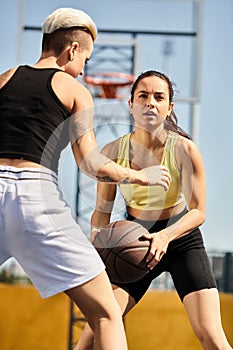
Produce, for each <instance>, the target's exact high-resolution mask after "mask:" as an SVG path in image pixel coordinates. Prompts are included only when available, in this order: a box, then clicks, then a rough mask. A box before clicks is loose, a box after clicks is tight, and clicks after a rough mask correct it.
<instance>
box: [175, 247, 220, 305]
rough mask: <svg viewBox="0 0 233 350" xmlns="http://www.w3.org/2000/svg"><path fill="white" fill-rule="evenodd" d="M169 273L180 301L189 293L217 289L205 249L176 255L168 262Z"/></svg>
mask: <svg viewBox="0 0 233 350" xmlns="http://www.w3.org/2000/svg"><path fill="white" fill-rule="evenodd" d="M170 273H171V276H172V279H173V282H174V285H175V288H176V290H177V292H178V294H179V296H180V299H181V300H183V298H184V297H185V296H186V295H187V294H189V293H192V292H195V291H199V290H202V289H206V288H216V287H217V286H216V282H215V279H214V275H213V272H212V269H211V266H210V261H209V258H208V256H207V253H206V251H205V248H193V249H190V250H187V251H185V252H183V253H181V254H178V255H177V256H176V257H174V258H173V259H172V260H171V262H170Z"/></svg>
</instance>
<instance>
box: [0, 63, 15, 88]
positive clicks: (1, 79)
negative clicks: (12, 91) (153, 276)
mask: <svg viewBox="0 0 233 350" xmlns="http://www.w3.org/2000/svg"><path fill="white" fill-rule="evenodd" d="M16 69H17V67H16V68H11V69H9V70H7V71H6V72H4V73H2V74H1V75H0V89H1V88H2V87H3V86H4V85H5V84H6V83H7V82H8V80H9V79H10V78H11V77H12V75H13V74H14V73H15V71H16Z"/></svg>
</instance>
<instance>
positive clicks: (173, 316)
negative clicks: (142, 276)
mask: <svg viewBox="0 0 233 350" xmlns="http://www.w3.org/2000/svg"><path fill="white" fill-rule="evenodd" d="M220 298H221V299H220V300H221V309H222V322H223V326H224V329H225V333H226V335H227V337H228V340H229V341H230V342H231V344H232V346H233V294H221V295H220ZM125 325H126V332H127V336H128V343H129V350H154V349H161V350H187V349H188V350H199V349H201V346H200V345H199V342H198V341H197V339H196V337H195V336H194V334H193V331H192V329H191V326H190V324H189V320H188V317H187V315H186V312H185V309H184V307H183V304H182V303H181V302H180V299H179V298H178V296H177V294H176V293H175V292H173V291H172V292H170V291H165V292H164V291H163V292H159V291H150V292H148V293H147V294H146V295H145V296H144V298H143V299H142V300H141V302H140V303H139V304H138V305H137V306H136V307H135V308H134V309H133V310H131V311H130V313H129V314H128V315H127V317H126V322H125Z"/></svg>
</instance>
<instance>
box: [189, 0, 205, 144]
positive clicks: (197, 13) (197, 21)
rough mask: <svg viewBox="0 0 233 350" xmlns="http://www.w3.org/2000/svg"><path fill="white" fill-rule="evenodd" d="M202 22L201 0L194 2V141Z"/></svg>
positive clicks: (194, 137)
mask: <svg viewBox="0 0 233 350" xmlns="http://www.w3.org/2000/svg"><path fill="white" fill-rule="evenodd" d="M202 22H203V0H195V2H194V26H195V31H196V34H197V35H196V38H195V52H194V63H193V72H192V80H193V91H192V95H193V96H194V97H195V99H194V102H193V103H192V104H191V135H192V137H193V139H194V141H195V142H196V143H198V138H199V117H200V72H201V57H202Z"/></svg>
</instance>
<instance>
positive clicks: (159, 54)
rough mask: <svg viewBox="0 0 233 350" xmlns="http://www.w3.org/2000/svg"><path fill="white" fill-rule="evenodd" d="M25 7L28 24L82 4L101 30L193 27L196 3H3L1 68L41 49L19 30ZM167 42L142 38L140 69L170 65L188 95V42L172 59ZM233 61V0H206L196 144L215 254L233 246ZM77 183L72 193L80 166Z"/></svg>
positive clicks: (175, 43) (207, 233) (180, 43)
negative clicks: (165, 48)
mask: <svg viewBox="0 0 233 350" xmlns="http://www.w3.org/2000/svg"><path fill="white" fill-rule="evenodd" d="M20 4H21V9H22V23H23V24H24V25H33V26H40V25H41V24H42V23H43V20H44V19H45V18H46V17H47V15H48V14H49V13H50V12H52V11H53V10H54V9H56V8H58V7H76V8H80V9H83V10H84V11H87V12H88V13H89V14H90V15H91V16H92V17H93V18H94V19H95V21H96V23H97V25H98V27H99V28H102V29H122V28H123V29H134V30H184V31H187V30H192V15H191V13H192V12H191V11H190V6H191V5H190V4H191V3H190V1H189V0H170V1H169V0H118V1H115V0H98V1H93V0H79V1H77V0H70V1H69V0H66V1H63V0H49V1H47V0H40V1H34V0H24V1H23V0H19V1H18V0H8V1H4V2H1V5H0V8H1V20H0V33H1V34H0V44H1V58H0V71H1V72H3V71H5V70H6V69H8V68H11V67H12V66H15V65H17V64H19V63H28V64H33V63H34V62H35V61H36V60H37V59H38V57H39V54H40V44H41V34H40V33H39V32H33V33H32V32H23V31H19V18H20V16H19V13H20V11H19V5H20ZM165 39H166V38H165ZM163 44H164V39H161V38H159V39H158V38H153V39H152V38H151V37H144V38H141V42H140V50H139V57H138V58H139V60H138V61H139V63H138V70H139V72H141V71H143V70H146V69H158V70H164V71H165V73H167V74H168V75H169V76H170V77H171V78H172V80H173V81H175V82H176V85H177V90H178V91H179V94H180V95H181V96H182V95H183V96H187V95H188V94H189V89H190V84H189V79H190V76H189V73H190V67H191V66H190V64H191V63H190V50H191V49H190V46H189V42H188V40H187V39H178V38H174V39H173V40H172V48H173V52H172V55H171V56H170V58H169V59H168V58H165V56H163ZM232 62H233V0H221V1H219V0H204V17H203V37H202V55H201V65H200V84H199V86H200V117H199V135H198V140H197V143H198V146H199V148H200V150H201V152H202V155H203V158H204V162H205V169H206V179H207V219H206V223H205V224H204V225H203V228H202V231H203V234H204V240H205V243H206V247H207V249H208V250H210V251H212V250H220V251H231V252H232V251H233V224H232V220H231V217H232V216H233V215H232V207H233V206H232V200H233V185H232V180H233V176H232V174H233V161H232V154H231V152H232V132H233V117H232V115H231V102H232V99H233V91H232V90H233V86H232V82H233V69H232ZM166 70H167V71H166ZM176 111H177V115H178V118H179V120H181V125H182V126H184V127H185V128H186V126H187V125H188V124H187V116H186V114H187V109H186V108H185V107H184V106H179V105H177V109H176ZM72 181H73V182H72ZM72 181H71V180H70V183H69V184H71V185H70V188H68V192H69V196H70V195H71V193H73V189H74V182H75V181H76V177H75V171H74V177H73V179H72ZM72 184H73V185H72ZM66 186H68V184H66ZM72 200H73V199H72Z"/></svg>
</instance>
